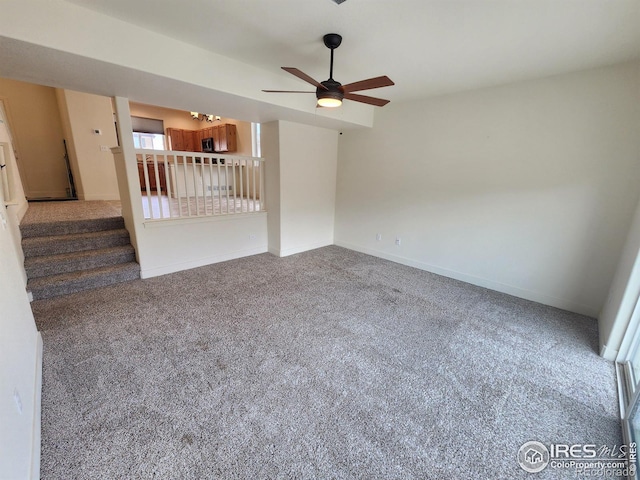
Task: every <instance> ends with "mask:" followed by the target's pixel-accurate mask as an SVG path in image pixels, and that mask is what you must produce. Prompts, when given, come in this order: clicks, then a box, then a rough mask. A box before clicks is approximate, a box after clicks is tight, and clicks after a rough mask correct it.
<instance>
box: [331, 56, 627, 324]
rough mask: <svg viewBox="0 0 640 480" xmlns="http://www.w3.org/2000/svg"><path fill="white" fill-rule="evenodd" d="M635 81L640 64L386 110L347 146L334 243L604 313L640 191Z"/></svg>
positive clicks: (349, 136) (351, 134)
mask: <svg viewBox="0 0 640 480" xmlns="http://www.w3.org/2000/svg"><path fill="white" fill-rule="evenodd" d="M639 80H640V64H639V63H637V62H635V63H628V64H621V65H617V66H613V67H609V68H601V69H594V70H590V71H584V72H578V73H573V74H568V75H562V76H556V77H550V78H546V79H541V80H535V81H528V82H522V83H517V84H511V85H507V86H502V87H495V88H488V89H483V90H477V91H472V92H466V93H460V94H455V95H448V96H443V97H439V98H433V99H428V100H424V101H421V102H412V103H400V104H390V105H388V106H387V107H384V108H383V109H379V110H378V111H377V113H376V118H375V126H374V128H373V129H371V130H366V131H345V133H344V135H343V136H342V137H341V141H340V149H339V159H340V161H339V168H338V182H337V207H336V233H335V236H336V244H338V245H342V246H345V247H348V248H353V249H355V250H359V251H363V252H367V253H370V254H373V255H377V256H380V257H384V258H388V259H391V260H395V261H398V262H401V263H406V264H408V265H413V266H416V267H418V268H423V269H425V270H429V271H432V272H435V273H439V274H442V275H446V276H449V277H453V278H457V279H460V280H464V281H467V282H470V283H474V284H477V285H482V286H485V287H488V288H492V289H495V290H498V291H502V292H506V293H509V294H512V295H516V296H519V297H522V298H527V299H530V300H534V301H538V302H541V303H545V304H548V305H553V306H556V307H559V308H563V309H567V310H571V311H574V312H579V313H583V314H586V315H590V316H594V317H595V316H597V315H598V313H599V312H600V309H601V308H602V306H603V303H604V300H605V297H606V296H607V292H608V289H609V285H610V284H611V281H612V277H613V274H614V271H615V268H616V265H617V262H618V258H619V256H620V252H621V249H622V246H623V244H624V242H625V239H626V235H627V232H628V230H629V225H630V222H631V218H632V216H633V213H634V210H635V207H636V204H637V203H638V194H639V193H640V190H639V189H638V182H639V181H640V162H639V157H638V153H639V152H640V135H638V131H639V126H640V95H638V94H639ZM377 234H381V240H380V241H377V240H376V235H377ZM396 238H400V245H396V244H395V240H396Z"/></svg>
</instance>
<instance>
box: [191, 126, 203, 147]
mask: <svg viewBox="0 0 640 480" xmlns="http://www.w3.org/2000/svg"><path fill="white" fill-rule="evenodd" d="M203 138H204V131H203V130H194V131H193V143H194V150H193V151H194V152H201V151H202V139H203Z"/></svg>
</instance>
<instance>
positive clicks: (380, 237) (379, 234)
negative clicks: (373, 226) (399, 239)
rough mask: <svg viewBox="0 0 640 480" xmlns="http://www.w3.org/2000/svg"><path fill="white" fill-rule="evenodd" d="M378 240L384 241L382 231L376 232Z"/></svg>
mask: <svg viewBox="0 0 640 480" xmlns="http://www.w3.org/2000/svg"><path fill="white" fill-rule="evenodd" d="M376 241H378V242H380V241H382V234H381V233H376Z"/></svg>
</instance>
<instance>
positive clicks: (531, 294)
mask: <svg viewBox="0 0 640 480" xmlns="http://www.w3.org/2000/svg"><path fill="white" fill-rule="evenodd" d="M335 244H336V245H337V246H339V247H343V248H348V249H349V250H355V251H356V252H361V253H366V254H367V255H373V256H374V257H379V258H384V259H385V260H390V261H392V262H396V263H401V264H402V265H407V266H409V267H415V268H419V269H420V270H426V271H427V272H431V273H435V274H437V275H442V276H444V277H449V278H453V279H455V280H460V281H462V282H466V283H471V284H472V285H477V286H479V287H484V288H488V289H491V290H495V291H497V292H501V293H506V294H508V295H513V296H514V297H518V298H524V299H525V300H531V301H532V302H537V303H542V304H544V305H549V306H551V307H555V308H559V309H561V310H568V311H570V312H574V313H579V314H581V315H586V316H588V317H592V318H597V316H598V314H599V313H600V309H599V308H597V307H592V306H590V305H584V304H582V303H578V302H574V301H572V300H569V299H564V298H558V297H554V296H551V295H546V294H544V293H540V292H535V291H532V290H526V289H523V288H520V287H516V286H514V285H507V284H504V283H500V282H495V281H493V280H489V279H486V278H482V277H476V276H474V275H469V274H466V273H462V272H457V271H455V270H449V269H447V268H442V267H438V266H436V265H431V264H428V263H425V262H420V261H418V260H413V259H410V258H405V257H401V256H399V255H393V254H389V253H386V252H382V251H379V250H374V249H371V248H366V247H362V246H360V245H354V244H352V243H348V242H341V241H336V242H335Z"/></svg>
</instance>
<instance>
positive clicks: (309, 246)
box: [272, 241, 333, 257]
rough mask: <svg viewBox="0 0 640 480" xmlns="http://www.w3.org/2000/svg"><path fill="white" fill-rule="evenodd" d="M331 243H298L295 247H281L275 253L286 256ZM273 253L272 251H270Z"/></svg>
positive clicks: (330, 242)
mask: <svg viewBox="0 0 640 480" xmlns="http://www.w3.org/2000/svg"><path fill="white" fill-rule="evenodd" d="M329 245H333V242H332V241H327V242H318V243H309V244H306V245H298V246H295V247H289V248H281V249H280V250H279V251H278V253H276V255H278V256H279V257H288V256H289V255H295V254H296V253H302V252H308V251H309V250H315V249H316V248H322V247H327V246H329ZM272 253H273V252H272Z"/></svg>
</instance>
